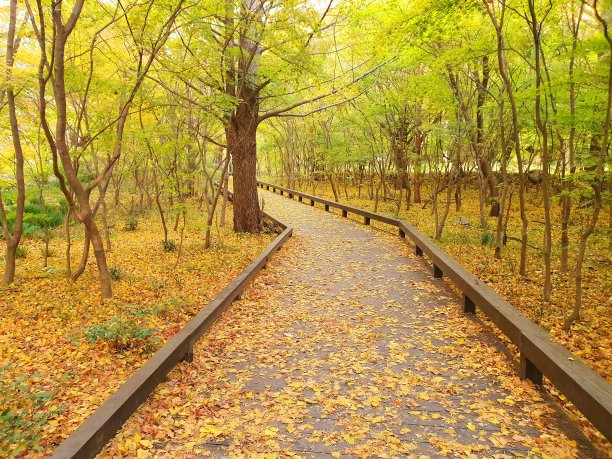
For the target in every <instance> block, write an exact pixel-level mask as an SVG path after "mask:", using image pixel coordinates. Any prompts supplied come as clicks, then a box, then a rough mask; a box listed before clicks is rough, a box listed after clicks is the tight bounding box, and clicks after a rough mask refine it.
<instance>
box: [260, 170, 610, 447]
mask: <svg viewBox="0 0 612 459" xmlns="http://www.w3.org/2000/svg"><path fill="white" fill-rule="evenodd" d="M265 181H268V182H270V183H277V184H280V181H279V180H275V179H270V180H265ZM283 186H286V184H283ZM315 187H316V188H315V191H314V193H313V189H312V183H311V184H309V185H308V186H307V187H306V186H303V187H300V185H299V184H296V189H298V190H300V191H303V192H305V193H309V194H316V195H317V196H322V197H326V198H328V199H332V200H333V199H334V195H333V192H332V189H331V187H330V185H329V183H327V182H324V183H323V182H315ZM432 189H433V188H432V186H431V184H429V183H427V182H426V183H424V184H423V187H422V191H421V196H422V203H421V204H414V203H413V205H412V206H411V208H410V210H406V207H405V200H403V204H402V209H401V211H400V213H399V217H400V218H403V219H405V220H407V221H408V222H410V223H412V224H413V225H415V226H416V227H417V228H418V229H419V230H420V231H422V232H423V233H424V234H425V235H427V236H428V237H430V238H432V239H433V238H434V235H435V216H434V214H433V210H432V204H431V202H428V203H427V205H426V206H425V207H424V204H425V202H426V201H427V200H428V199H429V198H430V196H431V192H432ZM391 192H393V189H391ZM338 193H339V201H340V202H344V203H348V204H350V205H352V206H355V207H359V208H363V209H368V210H374V200H372V199H369V197H368V189H367V187H366V186H363V187H362V190H361V197H358V190H357V188H356V187H350V186H347V187H346V188H345V187H343V186H342V185H340V186H339V189H338ZM515 194H516V193H515ZM381 198H382V192H381ZM541 198H542V193H541V190H539V189H538V188H537V187H533V186H532V187H530V188H529V192H528V196H527V200H526V203H527V215H528V218H529V221H530V222H531V223H530V226H529V244H530V246H531V247H530V248H529V250H528V264H527V270H528V272H527V276H526V277H522V276H520V275H519V274H518V266H519V260H520V242H517V241H514V240H509V241H508V245H507V246H505V247H504V249H503V253H502V259H501V260H497V259H495V258H494V253H493V251H494V247H493V245H492V244H494V234H495V226H496V218H492V217H489V218H488V219H487V220H488V221H487V223H488V226H489V229H488V230H487V231H483V230H482V229H481V227H480V210H479V202H480V201H479V193H478V190H477V189H475V187H471V186H469V187H466V188H465V189H463V191H462V206H461V210H460V211H456V209H455V202H454V201H453V202H452V204H451V207H450V212H449V215H448V219H447V222H446V226H445V228H444V232H443V234H442V238H441V239H440V241H438V242H437V243H438V244H439V245H440V246H441V247H442V248H443V249H444V250H445V251H446V252H447V253H449V254H450V255H452V256H453V257H454V258H455V259H456V260H458V261H459V262H461V264H463V265H464V266H465V267H466V268H468V269H469V270H470V271H472V272H473V273H474V274H476V275H478V276H479V277H480V278H481V279H482V280H484V281H485V282H486V283H487V284H488V285H489V286H490V287H492V288H493V289H494V290H495V291H497V292H498V293H499V294H500V295H502V296H503V297H504V298H506V299H507V300H508V301H510V303H512V305H514V306H515V307H516V308H518V309H520V310H521V311H522V312H523V313H524V314H525V315H526V316H528V317H529V318H531V319H532V320H533V321H535V322H536V323H538V324H540V325H541V326H542V327H544V328H545V329H546V330H548V332H549V333H550V334H551V336H552V337H553V338H554V339H555V340H557V341H558V342H560V343H561V344H563V345H564V346H566V347H567V348H568V349H569V350H571V351H572V352H573V353H574V354H575V355H577V356H578V357H580V358H581V359H582V360H584V361H585V362H586V363H588V364H589V365H590V366H591V367H592V368H593V369H594V370H596V371H597V372H598V373H599V374H600V375H602V376H603V377H604V378H606V379H607V380H608V381H610V382H612V354H611V351H610V350H611V349H612V333H611V332H610V330H612V275H611V273H612V250H610V248H609V236H608V229H607V226H608V222H609V218H610V216H609V210H608V209H604V211H603V212H602V213H601V215H600V218H599V224H598V226H597V228H596V230H595V232H594V233H593V235H592V236H591V238H590V239H589V244H588V248H587V256H586V259H585V263H584V267H583V308H582V311H581V318H580V320H579V321H577V322H575V323H574V324H573V325H572V327H571V330H569V331H565V330H563V321H564V319H565V317H566V316H567V315H568V314H569V312H570V310H571V308H572V306H573V298H574V288H575V284H574V279H573V271H572V270H573V267H574V265H575V262H574V260H575V255H576V251H577V241H578V234H579V231H580V230H581V228H582V225H583V224H586V222H587V218H588V215H587V214H584V215H583V214H581V213H580V212H579V211H577V210H574V211H573V214H572V217H571V221H570V258H569V260H570V271H569V272H568V273H567V274H564V275H561V274H559V252H560V243H559V240H560V221H561V217H560V207H559V206H553V208H552V212H553V216H552V221H553V228H552V229H553V265H552V269H553V276H552V283H553V284H552V301H551V303H550V304H548V305H545V304H543V302H542V285H543V277H544V270H543V264H544V262H543V260H542V255H541V251H540V250H539V248H541V247H542V246H543V242H542V240H543V224H542V222H543V220H544V217H543V208H542V204H541ZM439 199H440V203H439V204H438V205H439V207H440V212H442V211H443V207H444V205H445V199H446V193H442V194H441V195H440V198H439ZM485 210H486V212H487V215H488V207H486V208H485ZM590 211H591V210H590V209H587V212H590ZM377 212H379V213H381V214H386V215H390V216H394V217H395V216H397V202H396V201H392V200H388V201H384V200H383V199H381V200H380V201H379V204H378V209H377ZM460 218H461V220H462V222H460V221H459V219H460ZM466 220H467V222H468V224H467V225H466V224H463V223H464V222H465V221H466ZM485 232H486V233H489V234H491V235H492V237H493V239H492V241H493V242H492V243H491V244H489V243H483V233H485ZM520 234H521V222H520V218H519V212H518V197H517V196H516V195H515V196H514V197H513V199H512V212H511V216H510V220H509V223H508V235H509V236H512V237H515V238H520ZM489 237H491V236H489ZM550 391H551V392H552V393H553V394H554V395H555V396H556V397H558V399H559V401H560V402H561V403H563V404H565V406H566V408H568V409H570V410H575V409H573V406H572V405H571V404H570V403H569V402H567V400H566V399H565V397H564V396H563V395H562V394H560V393H558V392H557V391H556V389H555V388H554V387H551V388H550ZM577 419H579V418H577ZM582 419H583V422H582V423H583V428H584V429H585V430H588V431H590V434H591V436H592V437H601V434H599V432H597V431H596V430H595V429H594V428H593V427H592V426H591V425H590V424H588V423H586V422H584V418H582Z"/></svg>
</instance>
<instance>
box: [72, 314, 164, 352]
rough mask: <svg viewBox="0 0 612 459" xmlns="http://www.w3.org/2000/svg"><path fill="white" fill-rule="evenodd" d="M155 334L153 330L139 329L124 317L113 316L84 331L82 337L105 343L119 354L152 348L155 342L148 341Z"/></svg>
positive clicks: (139, 327)
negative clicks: (135, 349) (140, 348)
mask: <svg viewBox="0 0 612 459" xmlns="http://www.w3.org/2000/svg"><path fill="white" fill-rule="evenodd" d="M153 333H155V329H154V328H146V327H141V326H140V325H138V324H136V323H135V322H133V321H131V320H129V319H126V318H124V317H119V316H113V317H111V318H110V319H109V320H108V321H106V322H104V323H102V324H94V325H91V326H90V327H88V328H87V329H85V331H84V335H85V338H86V339H87V340H88V341H91V342H94V343H95V342H97V341H104V342H106V343H107V344H108V345H109V346H110V348H111V349H113V350H115V351H117V352H121V351H125V350H128V349H132V348H135V347H138V346H142V347H144V348H146V349H150V348H152V346H153V345H154V344H155V340H151V339H149V338H150V337H151V335H153Z"/></svg>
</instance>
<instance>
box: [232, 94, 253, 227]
mask: <svg viewBox="0 0 612 459" xmlns="http://www.w3.org/2000/svg"><path fill="white" fill-rule="evenodd" d="M226 135H227V148H228V151H229V152H230V154H231V157H232V161H233V166H234V231H244V232H248V233H256V232H258V231H259V229H260V210H259V200H258V195H257V110H256V104H249V103H248V102H242V103H241V104H240V105H239V106H238V108H237V109H236V114H235V115H234V116H233V117H231V118H230V120H229V123H228V126H227V129H226Z"/></svg>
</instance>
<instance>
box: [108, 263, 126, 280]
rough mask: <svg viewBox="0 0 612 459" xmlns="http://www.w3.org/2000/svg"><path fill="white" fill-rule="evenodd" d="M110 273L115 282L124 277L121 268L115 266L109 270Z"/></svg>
mask: <svg viewBox="0 0 612 459" xmlns="http://www.w3.org/2000/svg"><path fill="white" fill-rule="evenodd" d="M108 273H109V274H110V277H111V279H112V280H114V281H118V280H119V279H121V278H122V277H123V275H124V273H123V270H122V269H121V268H116V267H114V266H113V267H111V268H109V269H108Z"/></svg>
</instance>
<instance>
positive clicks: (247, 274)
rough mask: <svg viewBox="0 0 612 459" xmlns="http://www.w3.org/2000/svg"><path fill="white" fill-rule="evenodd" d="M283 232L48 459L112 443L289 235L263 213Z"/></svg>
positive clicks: (90, 453)
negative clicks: (125, 424) (120, 430)
mask: <svg viewBox="0 0 612 459" xmlns="http://www.w3.org/2000/svg"><path fill="white" fill-rule="evenodd" d="M264 215H265V216H266V217H268V218H269V219H270V220H272V221H273V222H275V223H277V224H279V226H281V227H282V228H283V232H282V233H281V234H279V235H278V236H277V237H276V238H275V239H274V241H273V242H272V243H270V245H268V247H266V249H265V250H264V251H263V252H261V253H260V254H259V256H258V257H257V258H256V259H255V260H254V261H253V262H251V264H249V265H248V266H247V267H246V268H245V269H244V270H243V271H242V272H241V273H240V274H239V275H238V276H237V277H236V278H235V279H234V280H233V281H232V282H231V283H230V284H229V285H228V286H227V287H225V289H223V291H222V292H221V293H219V294H218V295H217V296H216V297H215V298H214V299H213V300H212V301H211V302H210V303H208V304H207V305H206V306H205V307H204V308H202V309H201V310H200V312H199V313H198V314H197V315H195V316H194V317H193V318H192V319H191V320H190V321H189V322H187V324H185V326H183V328H181V329H180V330H179V331H178V332H177V333H176V335H174V336H173V337H172V338H171V339H170V340H169V341H168V342H167V343H166V344H165V345H164V346H163V347H162V348H161V349H159V350H158V351H157V352H156V353H155V354H154V355H153V357H151V358H150V359H149V360H147V361H146V362H145V363H144V365H143V366H142V367H140V369H139V370H138V371H136V373H134V375H132V376H131V377H130V378H129V379H128V380H127V381H126V382H125V383H124V384H123V385H122V386H121V387H119V389H117V391H116V392H115V393H114V394H113V395H111V396H110V398H109V399H108V400H107V401H106V402H104V404H103V405H102V406H100V407H99V408H98V409H97V410H96V411H94V412H93V413H92V414H91V415H90V416H89V417H88V418H87V419H86V420H85V422H83V424H81V425H80V426H79V427H78V428H77V429H76V430H75V431H74V432H73V433H72V434H71V435H70V436H69V437H68V438H66V439H65V440H64V441H63V442H62V443H61V444H60V445H59V446H58V447H57V448H56V449H55V451H54V452H53V454H52V455H51V459H67V458H79V459H81V458H86V459H89V458H93V457H95V456H96V455H97V454H98V453H99V452H100V451H101V450H102V448H103V447H104V445H106V443H107V442H108V441H109V440H110V439H112V438H113V437H114V436H115V434H116V433H117V431H118V430H119V429H120V428H121V426H122V425H123V424H124V423H125V421H127V420H128V419H129V417H130V416H131V415H132V414H133V413H134V412H135V411H136V410H137V409H138V407H139V406H140V405H141V404H142V403H143V402H144V401H145V400H146V399H147V397H148V396H149V395H150V394H151V393H152V392H153V390H155V388H156V387H157V386H158V385H159V384H160V383H161V382H162V381H163V380H164V379H165V377H166V375H167V374H168V373H170V371H171V370H172V369H173V368H174V367H175V366H176V365H177V364H178V363H179V362H181V361H183V360H187V361H191V359H192V358H193V348H194V346H195V344H196V342H197V341H198V340H199V339H200V337H201V336H202V335H203V334H204V332H206V331H207V330H208V329H209V328H210V327H211V325H212V324H213V323H214V322H215V320H216V319H217V318H218V317H219V316H220V315H221V313H222V312H223V311H225V310H226V309H227V308H228V306H229V305H230V304H232V302H233V301H234V300H236V299H239V298H240V295H241V294H242V292H243V290H244V289H245V288H246V287H247V286H248V284H249V283H250V282H251V280H252V279H253V278H254V277H255V275H256V274H257V273H258V272H259V271H261V269H263V268H264V267H265V266H266V264H267V262H268V260H269V258H270V257H271V256H272V255H273V254H274V253H275V252H276V251H277V250H278V249H280V248H281V247H282V246H283V245H284V244H285V242H286V241H287V239H289V237H291V235H292V233H293V227H291V226H289V225H286V224H284V223H282V222H280V221H279V220H278V219H276V218H275V217H273V216H271V215H269V214H267V213H264Z"/></svg>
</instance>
